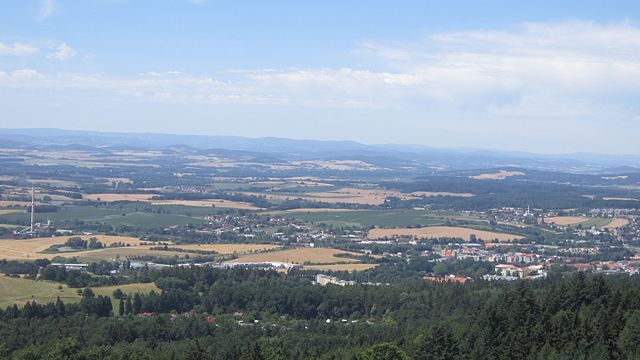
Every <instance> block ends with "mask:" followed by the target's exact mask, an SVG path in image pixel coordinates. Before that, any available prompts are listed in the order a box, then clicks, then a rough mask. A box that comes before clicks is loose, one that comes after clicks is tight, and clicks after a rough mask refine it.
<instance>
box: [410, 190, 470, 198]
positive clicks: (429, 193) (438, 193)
mask: <svg viewBox="0 0 640 360" xmlns="http://www.w3.org/2000/svg"><path fill="white" fill-rule="evenodd" d="M410 195H412V196H417V197H435V196H454V197H474V196H475V195H473V194H472V193H452V192H446V191H414V192H412V193H411V194H410Z"/></svg>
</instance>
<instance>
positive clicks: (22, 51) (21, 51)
mask: <svg viewBox="0 0 640 360" xmlns="http://www.w3.org/2000/svg"><path fill="white" fill-rule="evenodd" d="M39 51H40V50H39V49H38V48H37V47H35V46H33V45H30V44H20V43H14V44H5V43H2V42H0V56H2V55H13V56H24V55H34V54H37V53H38V52H39Z"/></svg>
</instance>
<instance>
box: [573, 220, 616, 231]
mask: <svg viewBox="0 0 640 360" xmlns="http://www.w3.org/2000/svg"><path fill="white" fill-rule="evenodd" d="M611 220H612V219H604V218H589V220H587V221H583V222H581V223H579V224H575V225H572V226H573V227H575V226H576V225H581V226H582V228H583V229H588V228H590V227H592V226H594V225H595V227H597V228H601V227H605V226H607V225H609V223H610V222H611Z"/></svg>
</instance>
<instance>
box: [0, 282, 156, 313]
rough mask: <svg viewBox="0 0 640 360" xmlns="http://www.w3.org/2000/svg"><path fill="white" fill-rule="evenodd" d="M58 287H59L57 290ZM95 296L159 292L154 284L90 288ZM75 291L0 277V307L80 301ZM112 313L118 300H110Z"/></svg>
mask: <svg viewBox="0 0 640 360" xmlns="http://www.w3.org/2000/svg"><path fill="white" fill-rule="evenodd" d="M59 287H61V288H60V289H59ZM91 289H92V290H93V292H94V293H95V294H96V295H105V296H111V294H112V293H113V291H114V290H115V289H121V290H122V291H123V292H124V293H125V294H127V295H133V294H135V293H148V292H150V291H151V290H155V291H160V290H159V289H158V288H157V287H156V286H155V284H153V283H148V284H146V283H145V284H142V283H137V284H126V285H116V286H105V287H95V288H91ZM76 291H77V289H72V288H69V287H67V286H66V285H61V284H59V283H56V282H53V281H42V280H29V279H23V278H12V277H8V276H4V275H0V307H2V308H5V307H7V306H10V305H13V304H18V305H24V304H25V303H26V302H27V301H36V302H37V303H39V304H45V303H48V302H55V301H56V299H57V298H58V297H60V299H62V301H64V302H65V303H76V302H78V301H80V296H79V295H78V294H77V293H76ZM111 302H112V304H113V311H114V313H117V312H118V303H119V300H116V299H111Z"/></svg>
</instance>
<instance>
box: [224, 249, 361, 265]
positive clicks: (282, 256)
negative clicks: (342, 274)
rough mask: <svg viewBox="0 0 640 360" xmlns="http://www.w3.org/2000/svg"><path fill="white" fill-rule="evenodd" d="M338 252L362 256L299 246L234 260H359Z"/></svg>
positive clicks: (311, 261)
mask: <svg viewBox="0 0 640 360" xmlns="http://www.w3.org/2000/svg"><path fill="white" fill-rule="evenodd" d="M337 254H351V255H357V256H362V254H360V253H354V252H349V251H343V250H337V249H329V248H298V249H290V250H282V251H272V252H266V253H261V254H253V255H247V256H242V257H240V258H238V259H235V260H233V261H234V262H268V261H273V262H283V263H290V264H303V263H305V262H309V263H313V264H335V263H357V262H359V261H358V260H355V259H350V258H343V257H337V256H335V255H337Z"/></svg>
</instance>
